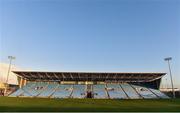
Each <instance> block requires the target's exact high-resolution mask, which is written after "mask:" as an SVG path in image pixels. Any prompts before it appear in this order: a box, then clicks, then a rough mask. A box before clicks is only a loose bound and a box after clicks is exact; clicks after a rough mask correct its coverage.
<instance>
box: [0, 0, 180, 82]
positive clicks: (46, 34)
mask: <svg viewBox="0 0 180 113" xmlns="http://www.w3.org/2000/svg"><path fill="white" fill-rule="evenodd" d="M0 32H1V35H0V51H1V52H0V57H1V62H5V63H7V62H8V59H7V56H8V55H13V56H16V60H15V61H14V62H13V64H15V65H16V66H18V67H20V68H22V69H32V70H43V71H106V72H107V71H111V72H168V67H167V64H166V62H164V61H163V58H164V57H167V56H171V57H173V61H172V71H173V76H174V80H175V82H176V85H178V83H180V69H179V68H180V1H178V0H29V1H26V0H0ZM166 78H167V79H168V81H169V77H168V76H165V77H164V79H166Z"/></svg>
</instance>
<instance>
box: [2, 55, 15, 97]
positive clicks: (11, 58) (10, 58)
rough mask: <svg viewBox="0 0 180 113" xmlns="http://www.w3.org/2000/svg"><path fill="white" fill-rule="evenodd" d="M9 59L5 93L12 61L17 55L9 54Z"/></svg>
mask: <svg viewBox="0 0 180 113" xmlns="http://www.w3.org/2000/svg"><path fill="white" fill-rule="evenodd" d="M8 59H9V68H8V72H7V79H6V88H5V91H4V93H5V94H6V92H7V86H8V80H9V73H10V70H11V63H12V60H14V59H16V57H14V56H8Z"/></svg>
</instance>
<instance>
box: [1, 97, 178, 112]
mask: <svg viewBox="0 0 180 113" xmlns="http://www.w3.org/2000/svg"><path fill="white" fill-rule="evenodd" d="M0 111H169V112H170V111H180V99H167V100H110V99H42V98H13V97H11V98H10V97H0Z"/></svg>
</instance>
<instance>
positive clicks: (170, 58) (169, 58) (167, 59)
mask: <svg viewBox="0 0 180 113" xmlns="http://www.w3.org/2000/svg"><path fill="white" fill-rule="evenodd" d="M164 60H165V61H167V62H168V67H169V74H170V78H171V86H172V93H173V98H175V92H174V85H173V79H172V73H171V66H170V60H172V57H167V58H165V59H164Z"/></svg>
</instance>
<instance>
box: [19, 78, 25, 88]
mask: <svg viewBox="0 0 180 113" xmlns="http://www.w3.org/2000/svg"><path fill="white" fill-rule="evenodd" d="M23 82H24V80H23V78H20V84H19V88H22V86H23Z"/></svg>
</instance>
